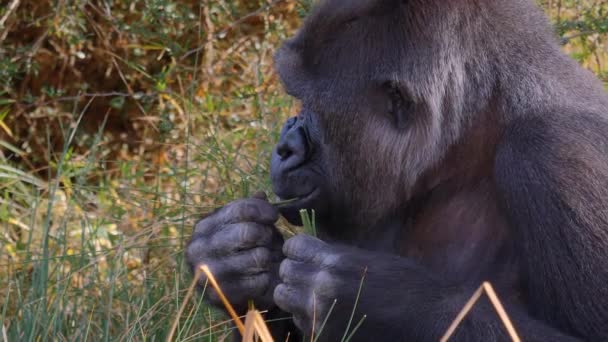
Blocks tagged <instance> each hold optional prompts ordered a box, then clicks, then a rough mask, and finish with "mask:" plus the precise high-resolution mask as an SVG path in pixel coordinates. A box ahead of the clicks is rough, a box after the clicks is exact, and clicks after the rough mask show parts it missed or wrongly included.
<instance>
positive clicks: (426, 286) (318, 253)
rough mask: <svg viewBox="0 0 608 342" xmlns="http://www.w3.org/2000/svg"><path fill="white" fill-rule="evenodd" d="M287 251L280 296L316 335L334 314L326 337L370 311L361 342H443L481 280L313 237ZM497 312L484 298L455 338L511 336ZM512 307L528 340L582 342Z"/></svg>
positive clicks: (336, 336) (297, 240)
mask: <svg viewBox="0 0 608 342" xmlns="http://www.w3.org/2000/svg"><path fill="white" fill-rule="evenodd" d="M283 251H284V253H285V256H286V258H287V259H286V260H285V261H283V263H282V264H281V268H280V277H281V279H282V280H283V283H282V284H280V285H278V286H277V288H276V289H275V293H274V298H275V302H276V303H277V305H278V306H279V307H281V308H282V309H284V310H286V311H288V312H291V313H293V314H294V322H295V323H296V325H297V326H298V327H300V328H301V329H302V330H303V331H304V332H305V333H308V334H310V333H311V332H312V331H313V330H312V327H313V324H312V322H313V321H314V322H315V324H314V327H315V328H314V329H315V334H317V333H318V332H319V330H320V329H321V327H322V326H323V321H325V318H326V317H329V319H328V320H327V323H326V324H325V325H324V327H323V328H322V332H321V335H320V336H321V338H320V339H321V340H323V341H338V340H341V339H342V337H344V336H347V335H349V334H350V332H352V331H353V328H354V327H355V326H356V325H357V323H358V322H360V321H361V319H362V317H363V315H365V319H364V320H363V323H362V324H361V325H360V327H359V328H358V330H357V331H356V333H355V335H354V338H353V340H355V341H358V340H361V341H370V340H375V339H377V338H381V339H382V340H385V341H403V340H414V341H437V340H439V338H440V337H441V336H442V335H443V333H444V332H445V331H446V330H447V327H448V326H449V324H450V322H451V321H452V320H453V319H454V318H455V317H456V315H457V313H458V312H459V311H460V309H461V308H462V307H463V306H464V304H465V303H466V301H467V299H468V298H469V297H470V296H471V294H472V293H473V292H474V291H475V287H477V286H478V285H479V284H475V285H474V286H473V285H472V286H470V287H468V286H462V287H460V286H448V285H446V284H445V281H443V280H442V279H440V278H439V277H438V276H437V275H433V274H431V272H429V271H428V270H426V269H424V268H422V267H420V266H419V265H417V264H416V263H414V262H412V261H411V260H409V259H406V258H401V257H397V256H392V255H386V254H380V253H374V252H369V251H365V250H360V249H357V248H353V247H347V246H336V245H330V244H328V243H325V242H323V241H321V240H318V239H316V238H314V237H310V236H306V235H299V236H296V237H294V238H292V239H290V240H288V241H287V242H286V243H285V245H284V249H283ZM363 277H364V278H363ZM362 278H363V285H362V290H361V292H360V296H359V299H358V301H357V293H358V289H359V284H361V279H362ZM313 294H314V295H313ZM313 298H314V300H313ZM334 299H337V302H336V304H335V305H334V306H333V310H331V313H330V315H329V316H328V312H329V311H330V308H331V307H332V304H333V300H334ZM355 302H357V305H356V309H355V314H354V316H353V320H352V323H351V324H350V329H348V332H346V331H347V326H348V320H349V318H350V316H351V313H352V312H353V306H354V303H355ZM493 310H494V309H493V308H491V307H490V305H489V304H488V303H485V302H484V301H480V303H479V304H478V305H477V306H476V307H475V308H474V309H473V311H472V312H471V313H470V314H469V316H468V318H467V319H465V321H464V322H463V323H462V324H461V325H460V327H459V328H458V330H457V331H456V333H455V335H454V336H453V338H452V340H457V341H470V340H476V341H495V340H508V336H507V334H506V332H505V329H504V328H503V326H502V324H501V323H500V321H499V320H498V319H497V318H496V317H497V316H496V313H495V312H494V311H493ZM507 310H508V311H509V314H510V316H511V318H512V319H513V320H514V324H515V325H516V327H517V329H518V332H519V333H520V334H521V335H522V336H523V338H524V339H525V340H532V341H534V340H537V341H562V340H564V341H565V340H575V339H574V338H570V337H567V336H565V335H563V334H561V333H560V332H558V331H557V330H554V329H552V328H550V327H547V326H545V325H544V324H542V323H540V322H537V321H534V320H533V319H531V318H530V317H529V316H528V315H527V314H526V313H525V312H524V311H523V310H522V309H520V308H517V307H516V306H514V305H507Z"/></svg>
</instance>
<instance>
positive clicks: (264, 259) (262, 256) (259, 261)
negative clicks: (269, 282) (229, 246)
mask: <svg viewBox="0 0 608 342" xmlns="http://www.w3.org/2000/svg"><path fill="white" fill-rule="evenodd" d="M251 256H252V258H253V260H254V262H255V265H256V266H257V267H258V268H266V267H267V266H268V265H270V259H271V256H270V251H269V250H268V249H266V248H261V247H258V248H255V249H253V250H252V251H251Z"/></svg>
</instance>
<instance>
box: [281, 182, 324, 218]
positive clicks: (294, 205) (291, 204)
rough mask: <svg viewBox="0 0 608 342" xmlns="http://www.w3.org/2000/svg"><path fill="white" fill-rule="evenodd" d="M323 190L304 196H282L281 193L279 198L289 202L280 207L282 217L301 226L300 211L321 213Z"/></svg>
mask: <svg viewBox="0 0 608 342" xmlns="http://www.w3.org/2000/svg"><path fill="white" fill-rule="evenodd" d="M320 195H321V190H320V189H319V188H316V189H314V190H312V191H311V192H309V193H308V194H305V195H302V196H285V197H283V196H281V194H280V192H279V193H277V196H279V198H280V199H281V200H284V201H287V203H284V204H281V205H279V207H278V208H279V211H280V212H281V215H283V217H285V219H287V221H288V222H289V223H291V224H294V225H297V226H301V225H302V220H301V218H300V210H302V209H307V210H315V214H318V213H319V208H320V207H321V203H320V202H321V196H320Z"/></svg>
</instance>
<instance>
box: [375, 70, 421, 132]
mask: <svg viewBox="0 0 608 342" xmlns="http://www.w3.org/2000/svg"><path fill="white" fill-rule="evenodd" d="M383 88H384V91H385V93H386V95H387V98H388V100H389V105H388V111H389V113H388V114H389V115H390V116H391V118H392V119H393V121H394V124H395V126H396V127H397V128H398V129H405V128H406V127H407V126H408V125H409V123H411V121H412V120H413V118H412V116H414V115H416V102H415V101H414V98H413V97H412V96H411V94H410V92H409V91H408V90H407V88H406V87H403V86H400V85H399V84H398V83H397V82H394V81H387V82H385V83H384V84H383Z"/></svg>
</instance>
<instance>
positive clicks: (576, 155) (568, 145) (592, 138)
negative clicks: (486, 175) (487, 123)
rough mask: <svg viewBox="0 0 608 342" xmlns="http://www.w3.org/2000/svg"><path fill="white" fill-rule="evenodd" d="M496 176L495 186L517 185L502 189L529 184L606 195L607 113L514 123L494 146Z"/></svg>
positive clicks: (551, 116) (556, 115) (554, 115)
mask: <svg viewBox="0 0 608 342" xmlns="http://www.w3.org/2000/svg"><path fill="white" fill-rule="evenodd" d="M495 170H496V171H495V172H496V173H495V176H496V178H497V181H498V182H499V183H500V182H501V181H503V182H504V181H505V180H507V179H509V180H510V181H509V182H511V181H513V182H515V183H517V184H503V186H507V188H508V187H511V186H521V185H522V183H521V182H522V181H526V180H527V181H529V180H530V179H534V180H535V181H537V182H541V183H544V184H546V185H549V183H551V184H550V185H552V186H557V188H559V189H566V188H567V187H573V188H578V189H580V188H581V187H583V188H587V187H598V186H600V187H602V188H605V189H608V111H607V112H606V113H594V112H580V111H579V112H574V111H572V112H561V113H555V112H553V113H549V114H547V115H538V116H534V117H528V118H526V117H522V118H518V119H516V120H514V121H513V122H511V123H510V124H509V125H508V126H507V128H506V130H505V132H504V135H503V137H502V139H501V141H500V143H499V144H498V147H497V153H496V159H495ZM585 184H586V185H587V186H585ZM499 186H500V184H499Z"/></svg>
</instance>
